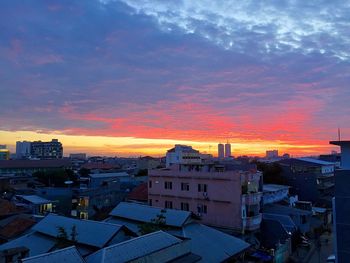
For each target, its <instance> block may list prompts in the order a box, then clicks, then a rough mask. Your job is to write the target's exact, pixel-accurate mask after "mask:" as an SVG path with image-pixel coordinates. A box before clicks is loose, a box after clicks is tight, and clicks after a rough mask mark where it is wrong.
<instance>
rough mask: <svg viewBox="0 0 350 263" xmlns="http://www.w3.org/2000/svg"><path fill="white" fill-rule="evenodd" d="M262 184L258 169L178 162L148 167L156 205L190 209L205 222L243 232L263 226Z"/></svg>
mask: <svg viewBox="0 0 350 263" xmlns="http://www.w3.org/2000/svg"><path fill="white" fill-rule="evenodd" d="M261 188H262V176H261V173H260V172H258V171H257V170H256V169H251V170H245V171H242V170H239V169H232V170H226V169H225V166H223V165H214V164H196V165H188V164H179V165H174V166H172V167H171V168H170V169H169V168H168V169H158V170H150V171H149V182H148V199H149V204H150V205H152V206H155V207H162V208H170V209H179V210H185V211H191V212H193V213H194V214H195V215H197V217H198V219H200V221H201V222H202V223H203V224H207V225H210V226H215V227H219V228H225V229H230V230H234V231H240V232H244V231H253V230H256V229H258V228H259V226H260V222H261V218H262V215H261V213H260V202H261V197H262V192H261Z"/></svg>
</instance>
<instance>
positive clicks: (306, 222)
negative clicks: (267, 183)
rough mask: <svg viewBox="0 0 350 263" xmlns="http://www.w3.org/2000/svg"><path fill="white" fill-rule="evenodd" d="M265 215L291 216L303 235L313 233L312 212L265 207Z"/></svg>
mask: <svg viewBox="0 0 350 263" xmlns="http://www.w3.org/2000/svg"><path fill="white" fill-rule="evenodd" d="M264 213H266V214H275V215H285V216H289V217H290V218H291V219H292V220H293V222H294V224H295V225H296V226H297V228H298V229H299V230H300V232H301V233H307V232H310V231H311V224H310V222H311V217H312V212H311V211H306V210H302V209H298V208H295V207H290V206H284V205H277V204H272V205H265V206H264Z"/></svg>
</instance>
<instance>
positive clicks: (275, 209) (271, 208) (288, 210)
mask: <svg viewBox="0 0 350 263" xmlns="http://www.w3.org/2000/svg"><path fill="white" fill-rule="evenodd" d="M264 212H266V213H269V214H281V215H306V216H308V215H312V212H311V211H307V210H302V209H299V208H295V207H290V206H285V205H277V204H268V205H265V206H264Z"/></svg>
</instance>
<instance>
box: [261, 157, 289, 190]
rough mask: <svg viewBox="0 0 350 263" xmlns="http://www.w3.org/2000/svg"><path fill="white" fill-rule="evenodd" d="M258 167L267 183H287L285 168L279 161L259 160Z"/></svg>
mask: <svg viewBox="0 0 350 263" xmlns="http://www.w3.org/2000/svg"><path fill="white" fill-rule="evenodd" d="M257 168H258V170H259V171H261V172H262V173H263V179H264V183H265V184H282V185H285V184H287V180H286V179H285V178H284V177H283V176H282V172H283V170H282V167H281V166H280V164H279V163H260V162H257Z"/></svg>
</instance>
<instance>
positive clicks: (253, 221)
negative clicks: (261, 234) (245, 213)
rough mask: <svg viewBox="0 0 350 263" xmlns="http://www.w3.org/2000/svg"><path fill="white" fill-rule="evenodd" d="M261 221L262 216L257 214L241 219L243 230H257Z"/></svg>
mask: <svg viewBox="0 0 350 263" xmlns="http://www.w3.org/2000/svg"><path fill="white" fill-rule="evenodd" d="M261 220H262V214H258V215H256V216H252V217H246V218H243V219H242V221H243V228H244V229H245V230H248V231H253V230H257V229H259V228H260V223H261Z"/></svg>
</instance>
